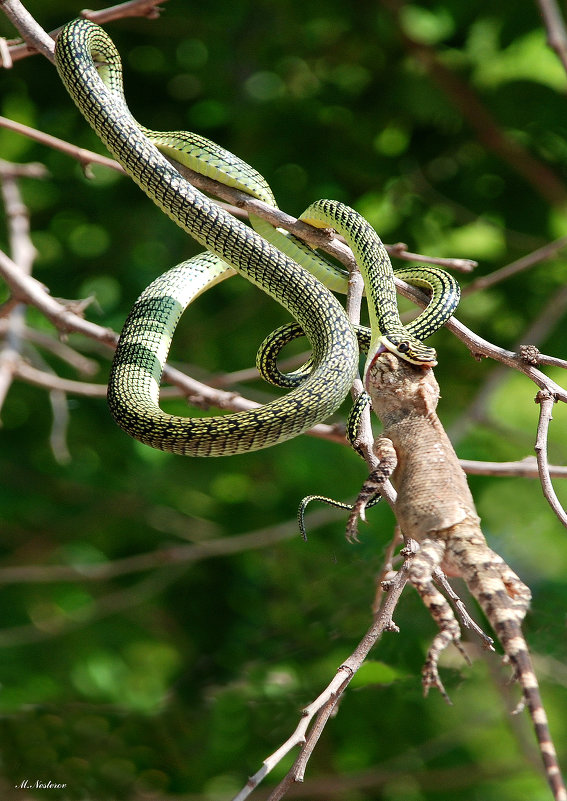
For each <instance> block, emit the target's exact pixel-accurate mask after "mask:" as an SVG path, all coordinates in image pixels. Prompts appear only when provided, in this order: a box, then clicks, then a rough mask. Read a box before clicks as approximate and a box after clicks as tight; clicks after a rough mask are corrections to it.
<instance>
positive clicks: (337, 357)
mask: <svg viewBox="0 0 567 801" xmlns="http://www.w3.org/2000/svg"><path fill="white" fill-rule="evenodd" d="M55 62H56V66H57V70H58V72H59V75H60V77H61V79H62V81H63V83H64V85H65V87H66V89H67V91H68V92H69V94H70V95H71V97H72V99H73V100H74V102H75V104H76V105H77V107H78V109H79V110H80V112H81V113H82V114H83V116H84V117H85V118H86V120H87V121H88V122H89V124H90V125H91V126H92V127H93V129H94V130H95V132H96V133H97V134H98V136H99V137H100V138H101V140H102V141H103V142H104V144H105V145H106V147H107V148H108V150H109V151H110V152H111V153H112V155H113V156H114V157H115V158H116V160H117V161H118V162H119V163H120V164H121V165H122V167H123V168H124V170H125V171H126V173H127V174H128V175H129V176H130V177H131V178H132V179H133V180H134V181H135V182H136V183H137V184H138V186H139V187H140V188H141V189H142V190H143V191H144V192H145V193H146V194H147V195H148V196H149V197H150V199H151V200H153V202H154V203H156V204H157V205H158V207H159V208H161V209H162V210H163V211H164V212H165V213H166V214H167V215H168V216H169V217H170V218H171V219H173V220H174V222H176V223H177V224H178V225H179V226H181V227H182V228H183V229H184V230H185V231H186V232H187V233H188V234H190V236H192V237H193V238H194V239H196V240H197V241H198V242H199V243H200V244H202V245H203V246H204V247H205V248H207V251H206V252H205V253H204V254H200V255H199V256H197V257H194V258H193V259H189V260H187V261H185V262H183V263H182V264H179V265H177V266H176V267H174V268H172V269H171V270H168V271H167V272H166V273H164V274H163V275H162V276H160V277H159V278H157V279H156V280H155V281H153V282H152V283H151V284H150V285H149V286H148V287H147V288H146V289H145V290H144V292H143V293H142V294H141V296H140V297H139V298H138V300H137V301H136V303H135V304H134V306H133V308H132V311H131V312H130V314H129V316H128V318H127V320H126V322H125V324H124V328H123V330H122V333H121V336H120V339H119V342H118V346H117V349H116V353H115V356H114V360H113V364H112V368H111V372H110V377H109V388H108V404H109V407H110V411H111V414H112V416H113V417H114V419H115V421H116V422H117V423H118V425H119V426H120V427H121V428H123V429H124V430H125V431H126V432H127V433H128V434H130V435H131V436H133V437H134V438H136V439H138V440H139V441H141V442H143V443H145V444H148V445H151V446H152V447H155V448H159V449H161V450H164V451H169V452H172V453H180V454H185V455H191V456H222V455H229V454H237V453H245V452H248V451H253V450H257V449H259V448H266V447H270V446H272V445H275V444H278V443H280V442H284V441H286V440H288V439H290V438H292V437H295V436H297V435H299V434H301V433H303V432H305V431H306V430H308V429H309V428H311V427H312V426H313V425H315V424H316V423H318V422H322V421H323V420H325V419H327V418H328V417H329V416H330V415H331V414H333V412H334V411H336V410H337V409H338V408H339V406H340V405H341V403H342V402H343V400H344V398H345V397H346V395H347V393H348V391H349V389H350V387H351V385H352V382H353V379H354V377H355V375H356V374H357V370H358V352H359V350H358V343H357V336H356V332H355V331H354V329H353V327H352V326H351V324H350V323H349V321H348V318H347V316H346V314H345V311H344V309H343V307H342V306H341V304H340V303H339V302H338V300H337V299H336V298H335V296H334V295H333V294H332V292H331V291H330V289H329V288H328V287H327V286H325V285H324V283H323V282H325V283H331V284H332V283H333V281H336V282H338V284H341V285H344V283H345V279H344V276H340V275H339V276H338V278H336V279H335V278H333V276H336V275H337V273H336V271H333V270H332V269H331V268H329V269H328V268H327V267H325V266H324V267H323V268H322V269H323V271H326V272H328V273H329V274H328V275H327V276H323V277H322V280H319V278H318V277H316V276H315V275H313V274H312V272H310V269H311V265H310V264H309V269H306V268H305V267H304V266H302V264H301V263H298V262H303V261H305V260H307V261H309V259H310V257H309V255H308V253H309V251H310V249H309V248H308V247H307V246H305V245H302V244H300V245H299V246H298V245H297V243H295V242H294V241H293V238H290V237H284V239H286V242H287V243H289V242H291V243H292V244H291V245H290V247H291V248H292V253H293V257H290V256H289V255H287V254H286V253H285V252H284V250H286V248H287V244H285V243H284V245H282V246H281V247H280V245H279V244H278V247H275V246H274V244H272V243H271V242H268V241H267V240H266V239H264V238H263V237H262V236H260V234H259V233H257V232H256V231H255V230H253V229H252V228H250V227H249V226H247V225H245V224H244V223H242V222H241V221H239V220H237V219H236V218H234V217H233V216H232V215H230V214H228V213H227V212H226V211H224V210H223V209H222V208H220V207H219V206H218V205H216V204H215V203H213V202H212V201H211V200H209V198H207V197H206V196H205V195H204V194H203V193H201V192H199V191H198V190H197V189H196V188H194V187H193V186H192V185H191V184H190V183H189V182H188V181H187V180H186V179H185V178H183V176H182V175H181V174H180V172H179V171H178V170H177V169H176V168H175V165H174V163H173V164H172V163H171V160H170V159H173V161H174V162H175V161H176V160H177V161H180V162H183V161H185V163H187V159H193V160H196V161H197V162H200V164H201V168H200V170H199V171H201V172H204V173H205V174H207V170H211V171H212V172H210V173H209V174H211V175H212V176H213V177H216V178H217V179H218V180H221V181H223V182H225V183H228V184H229V185H236V186H239V187H243V188H244V190H245V191H249V192H250V193H253V192H254V191H256V190H255V189H252V190H251V189H250V187H251V186H252V185H253V184H254V183H255V182H256V181H257V178H258V176H259V174H258V173H257V172H256V171H255V170H253V168H251V167H249V165H246V164H245V163H244V162H242V161H241V160H240V159H238V158H237V157H235V156H233V155H232V154H229V153H228V151H223V150H222V149H220V148H218V146H215V145H214V144H213V143H210V142H209V141H208V140H205V139H204V138H203V137H199V136H197V135H195V134H188V133H186V132H181V133H179V132H177V133H171V132H169V133H160V132H153V131H150V130H149V129H147V128H144V126H142V125H140V124H139V123H138V122H137V121H136V120H135V118H134V117H133V116H132V114H131V112H130V110H129V109H128V106H127V104H126V100H125V97H124V92H123V84H122V67H121V61H120V56H119V53H118V51H117V49H116V47H115V46H114V43H113V42H112V40H111V38H110V37H109V36H108V34H106V32H105V31H104V30H103V29H102V28H100V27H99V26H98V25H96V24H95V23H92V22H90V21H89V20H85V19H78V20H73V21H72V22H70V23H68V24H67V25H66V26H65V27H64V28H63V29H62V30H61V32H60V34H59V36H58V39H57V42H56V48H55ZM219 152H220V153H221V155H219ZM221 162H222V167H221V168H220V169H219V163H221ZM226 165H228V166H226ZM219 173H221V174H219ZM226 175H228V178H226ZM259 179H260V183H263V184H264V185H265V186H264V188H265V187H267V189H268V191H269V193H270V195H271V190H269V187H268V186H267V184H266V182H265V181H264V179H262V177H261V176H259ZM230 182H233V183H232V184H231V183H230ZM247 187H248V188H247ZM271 197H272V200H269V201H268V202H270V203H271V204H272V205H275V201H273V195H272V196H271ZM308 212H309V214H308V216H306V215H302V217H303V219H305V220H307V221H309V222H310V223H311V224H314V225H316V226H318V227H329V225H331V226H333V227H335V228H336V229H337V230H339V231H343V232H344V233H346V234H347V236H348V239H349V244H350V245H351V247H352V248H353V250H354V252H355V256H356V257H357V260H358V261H359V265H360V269H361V272H362V275H363V278H364V282H365V288H366V293H367V296H368V298H369V308H370V317H371V342H370V348H369V358H370V360H371V359H373V358H375V357H376V355H377V354H378V353H379V352H380V351H381V349H384V348H386V349H389V350H392V351H393V352H395V353H397V354H398V355H399V356H401V357H402V358H406V359H407V360H408V361H413V362H414V363H416V364H419V365H421V366H424V367H427V366H431V365H434V364H435V363H436V362H435V351H434V349H433V348H428V347H427V346H425V345H423V343H422V342H421V340H419V339H417V338H416V337H415V336H413V335H412V334H411V332H409V331H408V330H407V329H406V328H404V327H403V326H402V325H401V323H400V321H399V315H398V312H397V305H396V300H395V287H394V281H393V273H392V270H391V265H390V268H389V269H388V265H387V263H386V261H385V260H384V259H383V258H378V259H376V258H374V259H373V258H372V257H371V256H370V255H369V248H370V241H371V240H372V238H373V236H374V241H375V237H377V234H375V232H373V229H372V228H371V226H370V225H369V224H368V223H367V222H366V221H365V220H364V218H362V217H361V216H360V215H358V214H357V212H355V211H354V210H353V209H350V208H349V207H347V206H344V205H343V204H338V203H337V202H335V201H319V202H318V204H312V206H311V207H310V209H308ZM269 227H270V226H269ZM274 230H275V229H274ZM371 232H373V235H372V234H371ZM271 236H272V234H270V233H269V234H268V238H270V237H271ZM298 247H299V250H300V251H302V254H303V255H297V248H298ZM315 261H317V262H318V263H320V262H321V260H320V259H315ZM315 269H316V270H317V269H321V268H319V267H316V268H315ZM235 272H236V273H239V274H240V275H242V276H244V277H245V278H247V279H248V280H249V281H251V282H252V283H253V284H255V285H256V286H258V287H260V289H262V290H263V291H264V292H266V293H267V294H268V295H270V296H271V297H272V298H274V299H275V300H276V301H278V302H279V303H280V304H281V305H282V306H284V307H285V308H286V309H287V310H288V311H289V313H290V314H291V316H292V317H293V318H294V320H295V321H296V323H297V324H298V325H299V326H300V327H301V329H302V331H303V332H304V333H305V335H306V336H307V337H308V339H309V340H310V344H311V348H312V351H313V360H312V366H311V367H310V369H309V373H308V375H306V376H305V378H304V380H302V381H301V382H300V383H299V384H298V385H297V386H295V387H294V388H293V389H292V391H291V392H289V393H288V394H287V395H285V396H284V397H281V398H277V399H276V400H273V401H270V402H269V403H266V404H265V405H263V406H261V407H259V408H257V409H252V410H247V411H242V412H236V413H234V414H229V415H217V416H212V417H206V418H193V417H181V416H178V415H173V414H169V413H166V412H164V411H163V410H162V409H161V408H160V407H159V386H160V381H161V374H162V371H163V367H164V364H165V362H166V360H167V354H168V352H169V347H170V344H171V340H172V337H173V332H174V331H175V328H176V326H177V323H178V321H179V319H180V317H181V314H182V313H183V311H184V310H185V308H187V306H188V305H189V303H191V302H192V301H193V300H194V299H195V298H196V297H198V296H199V295H200V294H202V293H203V292H204V291H206V290H207V289H209V288H210V287H211V286H213V285H214V284H215V283H218V282H219V281H221V280H224V279H225V278H226V277H228V276H230V275H233V274H234V273H235ZM332 288H336V287H335V286H332ZM430 306H431V304H430ZM429 309H430V307H428V310H426V312H425V313H424V314H426V316H427V313H429V318H430V320H431V321H432V322H433V320H435V323H434V325H437V326H438V324H439V323H438V321H439V320H440V319H441V317H439V315H438V314H437V312H436V311H435V312H433V311H430V310H429ZM369 358H367V365H368V364H369V363H370V361H369Z"/></svg>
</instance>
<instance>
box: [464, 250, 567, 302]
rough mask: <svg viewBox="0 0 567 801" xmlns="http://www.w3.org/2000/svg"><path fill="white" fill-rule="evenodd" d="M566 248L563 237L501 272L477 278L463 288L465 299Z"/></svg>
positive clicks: (507, 266)
mask: <svg viewBox="0 0 567 801" xmlns="http://www.w3.org/2000/svg"><path fill="white" fill-rule="evenodd" d="M566 247H567V236H562V237H560V238H559V239H556V240H555V241H554V242H548V243H547V245H543V247H541V248H538V249H537V250H534V251H533V252H532V253H528V254H527V255H526V256H522V258H521V259H518V260H517V261H514V262H512V263H511V264H507V265H506V266H505V267H502V268H501V269H500V270H495V271H494V272H492V273H489V275H482V276H480V278H476V279H475V280H474V281H472V282H471V283H470V284H469V285H468V286H466V287H463V292H462V294H463V297H466V296H467V295H471V294H472V293H473V292H478V291H479V290H481V289H486V288H487V287H489V286H494V285H495V284H498V283H500V281H506V280H507V279H508V278H510V277H511V276H513V275H517V274H518V273H520V272H523V271H524V270H527V269H529V268H530V267H533V266H534V265H535V264H540V263H541V262H542V261H547V260H548V259H551V258H552V257H553V256H555V255H556V254H557V253H559V251H560V250H563V249H564V248H566Z"/></svg>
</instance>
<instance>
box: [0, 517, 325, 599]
mask: <svg viewBox="0 0 567 801" xmlns="http://www.w3.org/2000/svg"><path fill="white" fill-rule="evenodd" d="M337 515H338V512H337V510H335V509H328V508H327V509H319V510H317V511H315V512H310V513H309V514H308V515H306V522H307V523H308V525H309V528H310V529H312V530H313V529H316V528H319V527H320V526H323V525H326V524H327V523H329V522H331V521H333V520H336V519H337ZM189 520H190V519H189V518H188V524H187V525H188V526H189V525H190V523H189ZM298 536H299V532H298V529H297V520H295V519H294V520H286V521H284V522H283V523H278V524H277V525H275V526H268V527H266V528H262V529H258V530H257V531H250V532H247V533H246V534H238V535H233V536H230V537H219V538H217V539H210V540H205V541H203V542H198V543H190V544H189V545H174V546H172V547H169V548H161V549H160V550H157V551H152V552H150V553H141V554H136V555H135V556H129V557H126V558H124V559H116V560H114V561H112V562H101V563H99V564H77V565H53V564H47V565H14V566H11V567H2V568H0V583H2V584H28V583H30V584H51V583H52V582H84V581H88V582H96V581H108V580H109V579H113V578H118V577H120V576H128V575H132V574H134V573H142V572H144V571H147V570H156V569H161V568H166V569H167V568H168V567H172V566H175V565H182V566H183V565H185V566H186V565H189V564H193V563H194V562H200V561H202V560H204V559H213V558H216V557H221V556H227V555H231V554H236V553H242V552H244V551H250V550H255V549H258V548H269V547H272V546H273V545H276V544H277V543H278V542H285V541H287V540H290V539H294V538H296V537H298Z"/></svg>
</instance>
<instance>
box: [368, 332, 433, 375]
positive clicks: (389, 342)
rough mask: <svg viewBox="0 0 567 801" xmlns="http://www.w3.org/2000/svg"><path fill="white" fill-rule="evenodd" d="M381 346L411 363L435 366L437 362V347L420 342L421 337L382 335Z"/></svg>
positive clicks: (421, 365)
mask: <svg viewBox="0 0 567 801" xmlns="http://www.w3.org/2000/svg"><path fill="white" fill-rule="evenodd" d="M380 347H382V348H383V349H384V350H388V351H390V353H394V354H395V355H396V356H399V357H400V359H404V360H405V361H406V362H409V363H410V364H416V365H417V366H418V367H435V365H436V364H437V353H436V351H435V348H430V347H428V346H427V345H424V344H423V342H420V341H419V339H415V338H413V337H411V336H409V335H407V334H392V335H388V336H387V337H385V336H384V337H381V339H380ZM382 352H383V351H382ZM376 355H378V354H376Z"/></svg>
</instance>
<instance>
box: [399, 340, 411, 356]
mask: <svg viewBox="0 0 567 801" xmlns="http://www.w3.org/2000/svg"><path fill="white" fill-rule="evenodd" d="M409 348H410V346H409V342H400V344H399V345H398V350H399V352H400V353H407V352H408V350H409Z"/></svg>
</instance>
